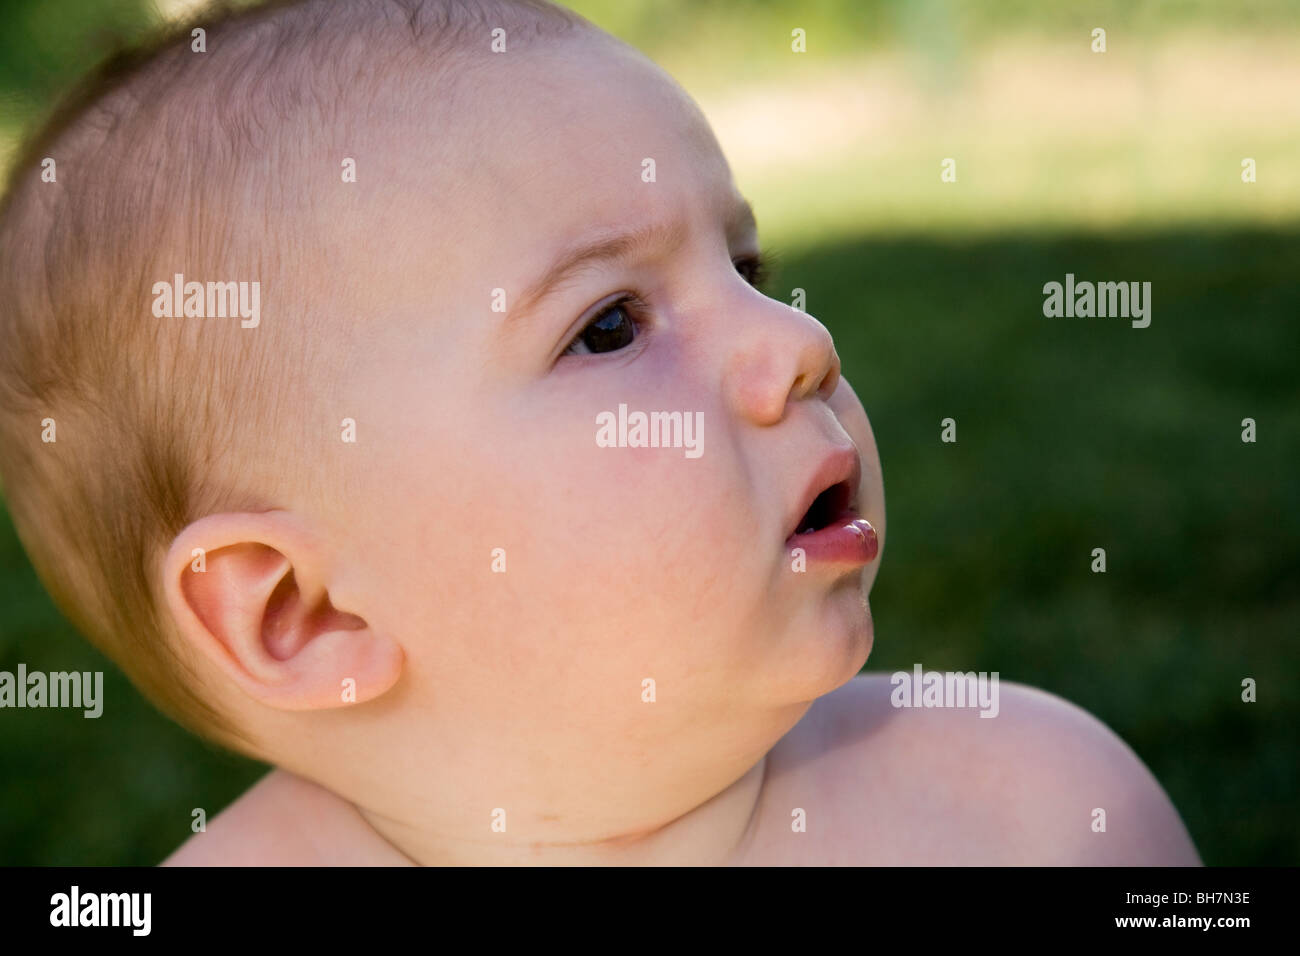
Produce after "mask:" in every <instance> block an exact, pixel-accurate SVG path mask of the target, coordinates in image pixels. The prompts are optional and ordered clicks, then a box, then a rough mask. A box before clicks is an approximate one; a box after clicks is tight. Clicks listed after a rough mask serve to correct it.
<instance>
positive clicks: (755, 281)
mask: <svg viewBox="0 0 1300 956" xmlns="http://www.w3.org/2000/svg"><path fill="white" fill-rule="evenodd" d="M732 264H733V265H734V266H736V269H737V271H739V270H740V269H742V268H744V267H748V269H749V275H748V276H744V278H745V281H746V282H748V283H749V284H750V285H752V286H753V287H754V288H755V289H759V290H761V289H762V288H763V285H764V283H766V282H767V280H768V279H770V278H771V271H772V258H771V256H770V255H768V254H767V253H765V252H758V253H755V254H754V255H751V256H745V257H743V258H741V259H737V260H736V261H735V262H733V263H732ZM742 275H743V273H742ZM619 308H623V309H626V311H627V316H628V318H629V319H631V320H632V321H633V323H635V324H636V325H637V327H638V330H639V328H640V324H641V320H642V319H643V318H644V316H645V313H646V311H647V309H648V308H649V306H647V305H646V302H645V300H644V299H642V298H641V296H639V295H637V294H636V293H635V292H632V293H629V294H627V295H625V296H622V297H621V298H618V299H615V300H614V301H613V302H611V303H609V305H607V306H605V307H604V308H603V309H601V310H600V311H599V312H597V313H596V314H595V315H593V316H592V317H591V318H590V319H589V320H587V323H586V324H585V325H583V327H582V328H581V329H579V330H578V334H577V335H575V336H574V337H573V339H572V341H570V342H569V344H568V345H567V346H565V350H564V354H565V355H568V354H570V353H569V349H572V348H573V346H574V345H576V344H577V342H578V340H579V339H581V338H582V334H583V333H584V332H586V331H587V329H589V328H590V327H591V326H592V325H594V324H595V323H597V322H599V321H600V320H601V319H603V318H604V317H605V316H607V315H609V313H611V312H613V311H614V310H615V309H619ZM637 337H638V338H639V337H640V333H639V331H638V336H637ZM617 351H620V352H621V351H623V349H618V350H617ZM579 354H580V353H579ZM596 354H600V355H608V354H612V353H609V352H601V353H596Z"/></svg>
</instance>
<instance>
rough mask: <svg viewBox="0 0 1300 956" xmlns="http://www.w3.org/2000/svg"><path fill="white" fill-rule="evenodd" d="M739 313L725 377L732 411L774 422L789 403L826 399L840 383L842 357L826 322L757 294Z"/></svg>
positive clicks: (761, 421) (754, 419)
mask: <svg viewBox="0 0 1300 956" xmlns="http://www.w3.org/2000/svg"><path fill="white" fill-rule="evenodd" d="M742 312H743V314H742V315H740V316H739V317H738V321H737V322H736V323H735V326H734V328H735V336H738V338H733V340H732V341H733V348H732V351H731V354H730V355H729V356H728V361H727V367H726V374H725V378H724V387H725V389H726V392H727V397H728V401H729V402H730V403H731V406H732V409H733V411H735V412H736V413H737V414H738V415H742V416H744V417H745V418H747V419H749V420H750V421H752V422H754V423H755V424H757V425H775V424H776V423H777V422H779V421H781V419H782V418H784V417H785V412H786V407H787V406H788V404H789V403H790V402H792V401H799V400H800V399H804V398H812V397H815V398H821V399H822V400H823V401H827V400H829V399H830V397H831V395H832V394H833V393H834V391H835V388H836V386H837V385H838V384H839V380H840V357H839V354H838V353H837V352H836V351H835V343H834V341H833V340H832V339H831V334H830V332H829V331H827V329H826V326H824V325H822V324H821V323H820V322H818V321H817V320H816V319H815V318H813V317H812V316H811V315H809V314H808V313H806V312H801V311H799V310H798V309H795V308H792V307H791V306H788V305H786V304H785V303H783V302H778V301H776V300H775V299H769V298H767V297H766V296H763V295H760V294H755V296H754V300H753V301H752V302H751V303H748V304H747V305H746V306H745V307H744V308H743V310H742Z"/></svg>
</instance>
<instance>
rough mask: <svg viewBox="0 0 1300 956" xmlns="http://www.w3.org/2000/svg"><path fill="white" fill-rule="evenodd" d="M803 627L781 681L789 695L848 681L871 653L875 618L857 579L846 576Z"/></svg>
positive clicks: (809, 694)
mask: <svg viewBox="0 0 1300 956" xmlns="http://www.w3.org/2000/svg"><path fill="white" fill-rule="evenodd" d="M804 627H805V628H806V631H805V632H804V633H802V634H800V636H799V638H798V639H797V641H796V642H795V647H794V649H793V651H792V656H791V657H790V658H789V659H788V660H787V664H788V666H787V667H786V668H785V673H784V675H783V679H782V684H783V686H784V688H785V689H786V691H787V692H788V695H789V696H792V698H793V699H795V700H808V701H810V700H813V699H815V698H817V697H821V696H822V695H823V694H829V693H830V692H831V691H833V690H836V689H837V688H840V687H843V686H844V685H845V684H847V683H848V682H849V681H851V680H852V679H853V678H854V677H856V676H857V675H858V673H859V672H860V671H861V670H862V668H863V667H864V666H865V665H866V663H867V658H868V657H869V656H870V655H871V647H872V643H873V641H874V638H875V630H874V622H873V621H872V618H871V607H870V605H869V604H868V603H867V599H866V597H865V596H864V595H863V593H862V590H861V588H860V587H859V586H858V579H857V578H856V577H852V578H846V579H845V581H844V582H843V583H841V584H840V585H839V586H837V587H836V588H835V589H834V590H833V591H831V592H830V593H829V594H827V595H826V596H825V597H824V598H823V604H822V606H821V608H820V609H819V611H818V613H817V614H816V615H815V617H814V620H813V622H812V623H810V624H806V625H804ZM790 692H792V693H790Z"/></svg>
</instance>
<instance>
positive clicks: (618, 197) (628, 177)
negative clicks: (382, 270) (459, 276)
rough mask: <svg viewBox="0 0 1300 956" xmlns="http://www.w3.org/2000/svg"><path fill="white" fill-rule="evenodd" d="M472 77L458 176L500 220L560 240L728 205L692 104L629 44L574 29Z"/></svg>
mask: <svg viewBox="0 0 1300 956" xmlns="http://www.w3.org/2000/svg"><path fill="white" fill-rule="evenodd" d="M480 76H482V77H483V81H482V82H481V83H478V84H476V86H475V89H474V93H473V97H472V99H473V101H474V108H475V109H476V110H479V111H481V112H479V113H478V126H479V129H478V130H477V131H476V134H475V136H474V137H473V142H472V144H470V147H469V148H470V149H472V150H474V151H475V152H476V153H477V155H476V156H475V162H474V169H473V170H472V172H471V175H470V177H469V179H468V182H467V183H466V185H467V186H468V189H469V192H470V193H471V194H472V195H473V201H474V203H475V205H476V207H477V208H478V209H481V210H491V217H492V222H493V223H494V224H499V225H500V227H501V228H502V229H504V230H510V228H511V225H512V224H515V225H520V226H522V225H525V224H527V225H529V226H531V227H534V228H537V227H540V229H541V231H542V232H543V233H544V234H545V235H546V236H547V237H548V238H550V239H553V240H555V241H556V242H561V243H564V242H568V241H572V240H576V239H579V238H581V237H582V236H583V235H585V234H586V233H587V232H589V231H590V230H592V229H593V228H597V227H606V228H607V227H615V226H626V225H628V223H627V222H626V220H627V219H628V218H629V217H637V218H642V219H644V218H654V219H656V220H665V221H666V220H669V219H672V218H674V217H679V216H682V215H694V216H697V217H703V216H715V215H716V216H725V215H726V214H728V213H730V212H731V211H732V208H733V207H734V205H735V204H736V201H737V200H736V197H737V193H736V190H735V187H734V185H733V183H732V177H731V171H730V169H729V167H728V165H727V162H726V159H725V158H724V156H723V155H722V151H721V149H720V148H719V146H718V143H717V140H716V139H715V137H714V135H713V132H712V130H711V129H710V128H709V125H708V122H707V121H706V119H705V118H704V116H703V114H702V113H701V112H700V110H699V108H698V107H697V106H696V105H695V103H694V102H693V101H692V100H691V99H690V97H689V96H687V95H686V93H685V92H684V91H683V90H682V89H681V88H680V87H679V86H678V85H677V84H676V83H675V82H674V81H673V80H672V79H671V77H669V76H668V75H667V74H666V73H664V72H663V71H662V70H661V69H660V68H659V67H657V66H655V65H654V64H653V63H650V62H649V61H648V60H646V59H645V58H644V57H643V56H642V55H641V54H639V53H637V52H636V51H634V50H631V49H628V48H625V47H624V46H623V45H621V44H618V43H615V42H613V41H610V40H608V39H603V38H601V37H599V36H596V37H583V36H579V37H575V38H572V39H568V40H566V41H564V42H562V43H557V44H555V45H554V46H553V47H551V48H548V49H547V50H545V51H543V52H541V53H539V54H532V55H527V56H521V57H520V58H519V60H518V61H516V62H512V63H509V64H506V65H505V66H504V67H503V68H502V69H499V70H488V71H487V72H486V74H480Z"/></svg>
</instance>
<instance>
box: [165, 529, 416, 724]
mask: <svg viewBox="0 0 1300 956" xmlns="http://www.w3.org/2000/svg"><path fill="white" fill-rule="evenodd" d="M196 549H202V551H201V553H199V554H197V555H196ZM324 558H325V555H324V554H323V552H322V549H321V543H320V542H319V541H318V540H317V539H316V538H315V537H314V536H313V535H312V534H310V533H309V532H308V531H307V530H306V529H305V527H304V526H303V524H302V522H301V520H300V519H298V518H297V517H296V516H294V515H293V514H291V513H290V512H287V511H270V512H263V513H258V514H252V513H242V514H219V515H208V516H207V517H205V518H201V519H200V520H198V521H196V522H194V523H193V524H191V525H189V526H188V527H186V528H185V530H184V531H182V532H181V533H180V534H179V535H177V537H176V540H175V541H173V542H172V546H171V548H170V549H169V550H168V552H167V557H166V559H165V563H164V578H163V587H164V591H165V599H166V604H167V609H168V611H169V613H170V614H171V616H172V619H173V620H174V621H175V622H176V624H177V627H178V629H179V630H180V632H181V635H182V636H183V638H184V640H185V641H186V643H187V644H188V645H189V646H190V647H193V648H195V649H196V650H198V651H199V652H201V653H202V654H204V655H205V656H206V657H207V658H208V659H209V660H211V661H212V662H213V663H214V664H215V665H216V666H217V667H218V668H219V669H220V670H221V671H222V672H223V673H224V674H226V675H227V676H228V677H229V678H230V680H231V681H233V682H234V683H235V684H237V685H239V687H240V688H241V689H242V690H243V691H244V693H246V694H247V695H248V696H249V697H251V698H253V699H254V700H257V701H259V702H260V703H263V704H266V705H267V706H269V707H275V708H277V709H280V710H315V709H322V708H328V707H341V706H344V705H345V704H350V703H353V702H354V699H353V697H352V695H351V694H347V695H346V696H345V690H346V688H347V686H348V685H346V684H345V681H347V680H348V679H351V680H352V681H354V682H355V683H354V684H353V685H352V687H353V688H354V691H353V692H354V693H355V702H356V703H360V702H362V701H366V700H370V699H372V698H374V697H378V696H379V695H380V694H383V693H384V692H385V691H387V690H388V689H389V688H390V687H392V686H393V684H395V683H396V682H397V679H398V677H400V676H401V672H402V662H403V659H404V655H403V653H402V649H401V647H400V646H399V645H398V644H397V642H396V641H394V640H393V639H392V638H391V637H390V636H388V635H384V634H376V633H375V632H374V631H372V630H371V628H370V625H369V624H368V623H367V622H366V621H365V620H364V619H362V618H361V617H358V616H357V615H356V614H353V613H350V612H348V610H347V609H346V608H336V607H335V606H334V605H333V604H332V603H331V601H330V590H329V583H330V582H329V581H328V580H326V576H327V571H326V570H325V568H326V566H327V562H326V561H325V560H324Z"/></svg>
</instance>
